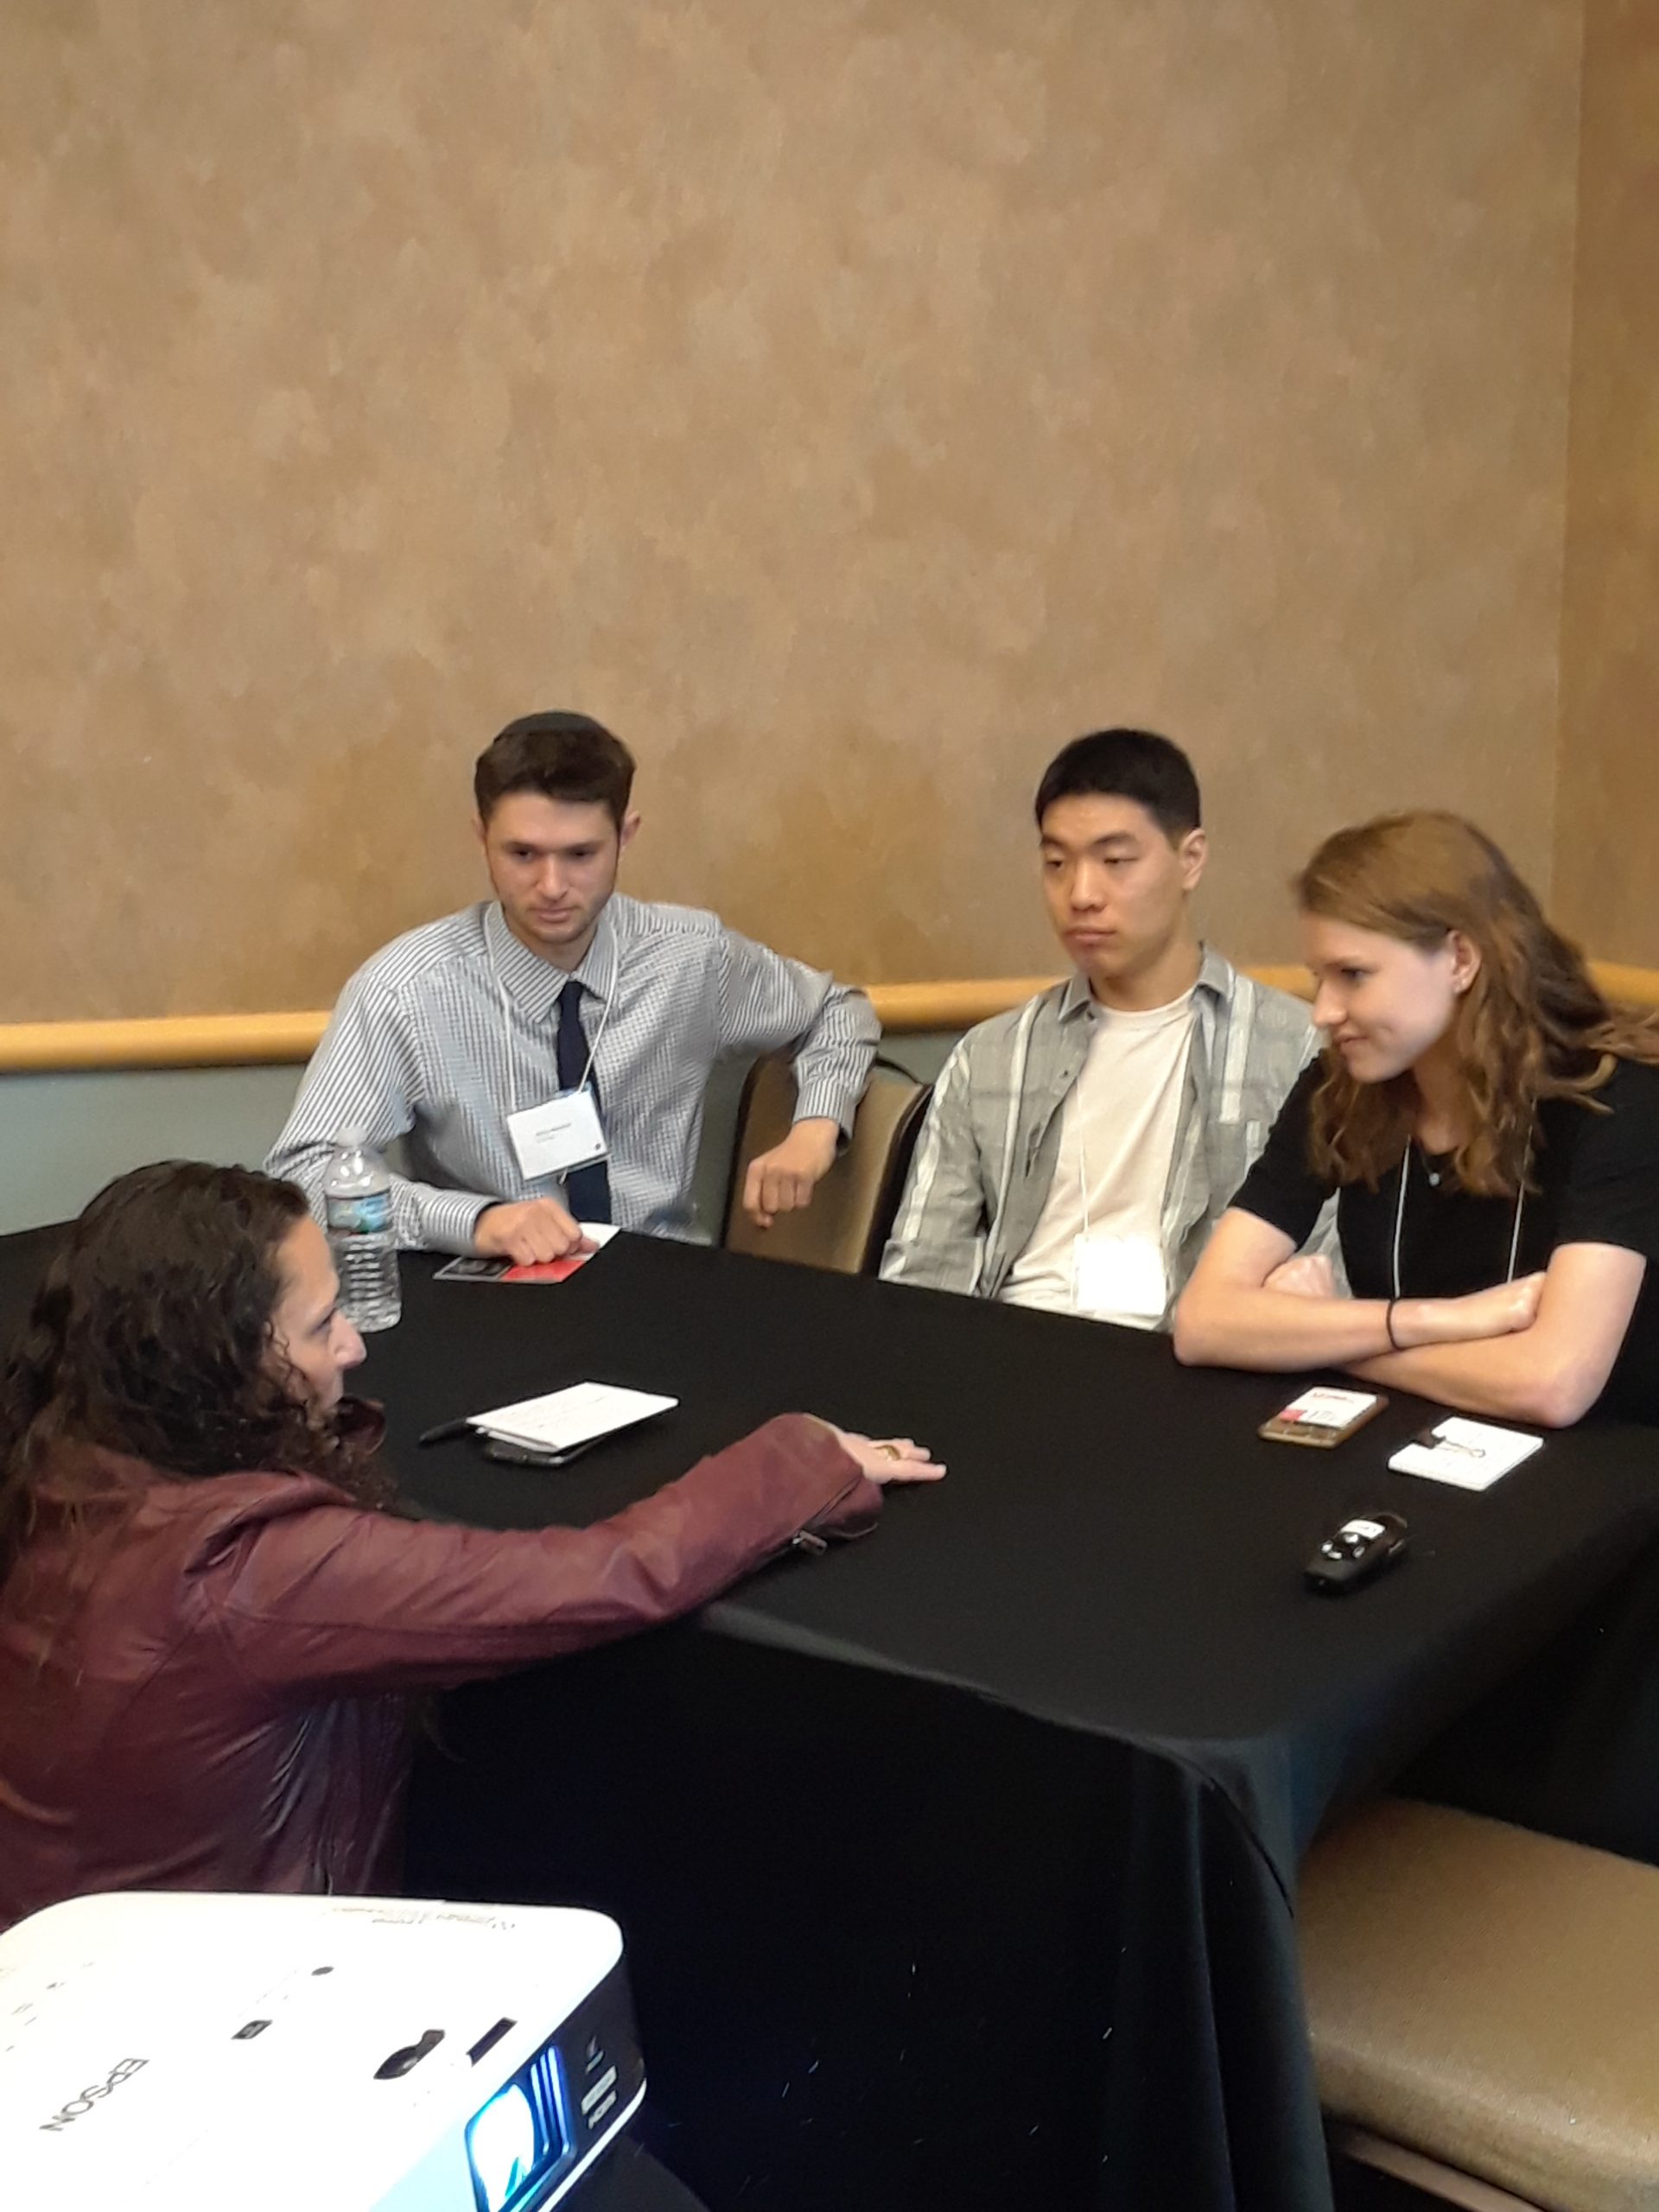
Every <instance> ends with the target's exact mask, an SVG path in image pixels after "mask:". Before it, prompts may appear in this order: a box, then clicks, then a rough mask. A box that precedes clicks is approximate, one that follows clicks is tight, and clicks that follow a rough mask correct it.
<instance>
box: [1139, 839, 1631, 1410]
mask: <svg viewBox="0 0 1659 2212" xmlns="http://www.w3.org/2000/svg"><path fill="white" fill-rule="evenodd" d="M1296 893H1297V899H1298V904H1299V906H1300V909H1301V918H1302V929H1303V937H1304V949H1305V952H1306V960H1307V964H1308V967H1309V969H1311V970H1312V972H1313V977H1314V981H1315V984H1316V987H1317V988H1316V996H1315V999H1314V1003H1313V1019H1314V1020H1315V1021H1316V1022H1317V1023H1318V1025H1319V1027H1320V1028H1321V1029H1322V1030H1323V1031H1324V1032H1325V1051H1324V1052H1323V1053H1322V1054H1321V1056H1320V1058H1319V1059H1317V1060H1316V1061H1314V1062H1313V1064H1312V1065H1310V1066H1309V1067H1308V1068H1307V1070H1306V1071H1305V1073H1304V1074H1303V1076H1302V1077H1301V1080H1300V1082H1299V1083H1298V1084H1297V1086H1296V1088H1295V1090H1294V1091H1292V1093H1291V1095H1290V1096H1289V1097H1288V1098H1287V1101H1286V1103H1285V1106H1284V1109H1283V1110H1282V1112H1281V1115H1280V1116H1279V1119H1278V1121H1277V1122H1276V1123H1275V1124H1274V1129H1273V1133H1272V1135H1271V1136H1270V1137H1269V1139H1268V1145H1267V1148H1266V1150H1265V1151H1264V1152H1263V1154H1262V1157H1261V1158H1260V1160H1258V1161H1257V1162H1256V1164H1255V1167H1254V1168H1252V1170H1251V1172H1250V1173H1249V1175H1248V1176H1247V1177H1246V1179H1245V1180H1244V1183H1243V1186H1242V1188H1241V1189H1240V1190H1239V1192H1238V1193H1237V1195H1236V1198H1234V1200H1233V1203H1232V1205H1231V1207H1230V1209H1229V1211H1227V1212H1226V1213H1225V1214H1224V1216H1223V1217H1222V1219H1221V1221H1220V1222H1219V1223H1218V1224H1217V1229H1216V1233H1215V1235H1214V1236H1213V1237H1212V1238H1211V1242H1210V1244H1209V1246H1208V1248H1207V1249H1206V1250H1205V1255H1204V1256H1203V1258H1202V1259H1201V1260H1200V1262H1199V1263H1198V1268H1197V1269H1196V1271H1195V1273H1194V1274H1193V1275H1192V1280H1191V1281H1190V1283H1189V1284H1188V1287H1187V1289H1186V1291H1185V1294H1184V1295H1183V1297H1182V1299H1181V1301H1180V1304H1179V1307H1178V1308H1177V1311H1176V1316H1175V1350H1176V1354H1177V1357H1179V1358H1180V1359H1182V1360H1184V1361H1185V1362H1187V1363H1190V1364H1194V1365H1211V1366H1230V1367H1251V1368H1267V1369H1275V1370H1295V1369H1305V1368H1317V1367H1345V1368H1348V1369H1350V1370H1352V1371H1353V1372H1354V1373H1356V1374H1358V1375H1361V1376H1363V1377H1364V1378H1365V1379H1366V1380H1367V1381H1369V1382H1374V1383H1387V1384H1392V1385H1394V1386H1395V1387H1397V1388H1398V1389H1402V1390H1410V1391H1416V1392H1418V1393H1420V1394H1421V1395H1423V1396H1425V1397H1428V1398H1434V1399H1438V1400H1440V1402H1442V1403H1444V1404H1446V1405H1451V1406H1458V1407H1461V1408H1464V1409H1465V1410H1466V1411H1468V1412H1471V1413H1479V1414H1497V1415H1499V1416H1502V1417H1505V1418H1508V1419H1510V1420H1516V1421H1531V1422H1535V1423H1538V1424H1541V1425H1543V1426H1546V1427H1565V1426H1567V1424H1568V1423H1570V1422H1573V1421H1578V1420H1580V1418H1581V1417H1582V1416H1583V1415H1584V1414H1586V1413H1587V1412H1588V1411H1589V1409H1590V1408H1591V1407H1592V1406H1594V1405H1597V1404H1598V1403H1600V1404H1602V1405H1603V1406H1604V1407H1605V1409H1606V1410H1608V1411H1610V1412H1617V1413H1618V1414H1621V1415H1623V1416H1624V1417H1626V1418H1634V1419H1638V1420H1649V1421H1659V1285H1656V1280H1655V1271H1654V1268H1653V1266H1652V1265H1651V1264H1650V1263H1651V1262H1655V1261H1656V1260H1659V1065H1656V1063H1659V1029H1656V1027H1655V1026H1654V1025H1653V1024H1652V1023H1651V1022H1645V1021H1642V1020H1637V1019H1635V1018H1634V1017H1631V1016H1627V1015H1624V1014H1620V1013H1618V1011H1617V1010H1615V1009H1614V1008H1613V1007H1611V1006H1610V1005H1609V1004H1608V1003H1607V1001H1606V1000H1605V998H1604V997H1603V996H1602V995H1601V993H1600V992H1599V989H1598V988H1597V987H1596V985H1595V982H1594V981H1593V980H1592V977H1591V976H1590V973H1589V970H1588V969H1587V968H1586V965H1585V963H1584V961H1583V959H1582V957H1580V954H1579V952H1578V951H1577V950H1576V949H1575V948H1574V947H1573V945H1572V944H1569V943H1568V942H1567V939H1566V938H1563V937H1562V936H1560V933H1559V932H1558V931H1556V930H1554V928H1552V927H1551V925H1550V924H1549V923H1548V921H1547V920H1546V918H1545V917H1544V915H1543V912H1542V911H1541V908H1540V906H1539V904H1538V901H1537V899H1535V897H1534V895H1533V893H1531V891H1530V890H1529V888H1528V887H1527V886H1526V885H1525V884H1524V883H1523V882H1522V880H1521V879H1520V877H1519V876H1518V875H1517V874H1516V872H1515V870H1514V868H1511V866H1510V863H1509V861H1507V860H1506V859H1505V857H1504V855H1503V853H1502V852H1500V851H1499V849H1498V848H1497V846H1496V845H1495V844H1494V843H1493V842H1492V841H1491V838H1489V837H1487V836H1484V835H1483V834H1482V832H1481V831H1480V830H1478V829H1476V828H1475V827H1474V826H1473V825H1472V824H1471V823H1468V822H1465V821H1464V820H1463V819H1462V818H1461V817H1459V816H1457V815H1454V814H1439V813H1417V814H1398V815H1389V816H1385V817H1382V818H1380V819H1378V820H1376V821H1374V822H1368V823H1363V824H1362V825H1360V826H1359V827H1358V828H1357V829H1343V830H1339V831H1338V833H1337V835H1336V836H1332V837H1329V838H1327V839H1326V840H1325V843H1324V844H1323V845H1321V846H1320V848H1319V850H1318V852H1316V853H1315V854H1314V855H1313V859H1312V860H1311V861H1309V862H1308V864H1307V866H1306V868H1304V869H1303V870H1302V873H1301V874H1300V876H1299V877H1298V879H1297V881H1296ZM1333 1192H1334V1193H1335V1194H1336V1196H1337V1199H1338V1229H1339V1233H1340V1236H1341V1241H1342V1253H1343V1260H1344V1266H1345V1268H1346V1271H1347V1275H1348V1282H1349V1287H1350V1290H1351V1296H1348V1297H1341V1296H1338V1292H1337V1285H1336V1283H1335V1281H1333V1279H1332V1274H1331V1271H1330V1269H1329V1267H1328V1264H1327V1263H1326V1262H1324V1261H1322V1260H1319V1259H1313V1258H1309V1257H1306V1256H1304V1257H1302V1258H1300V1259H1299V1258H1294V1257H1293V1255H1294V1254H1295V1252H1296V1249H1297V1247H1298V1246H1299V1245H1300V1243H1302V1241H1303V1240H1304V1238H1305V1237H1306V1236H1307V1234H1308V1232H1309V1230H1311V1229H1312V1227H1313V1223H1314V1221H1315V1219H1316V1218H1317V1217H1318V1214H1319V1209H1320V1207H1321V1206H1322V1205H1324V1203H1325V1201H1326V1199H1327V1198H1330V1197H1331V1196H1332V1193H1333Z"/></svg>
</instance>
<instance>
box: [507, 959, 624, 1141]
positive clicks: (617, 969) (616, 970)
mask: <svg viewBox="0 0 1659 2212" xmlns="http://www.w3.org/2000/svg"><path fill="white" fill-rule="evenodd" d="M490 971H491V973H492V974H493V976H494V977H495V988H496V990H497V992H498V994H499V997H500V1000H501V1049H502V1050H503V1052H505V1054H506V1059H507V1112H508V1116H509V1118H511V1116H512V1115H514V1114H516V1113H517V1112H518V1075H517V1072H516V1071H515V1069H514V1067H513V1063H512V1001H511V999H510V998H509V997H508V996H507V987H506V985H505V982H503V981H502V980H501V970H500V969H499V968H498V967H497V966H496V964H495V955H494V953H493V951H492V953H491V955H490ZM621 971H622V956H621V954H620V952H618V953H615V954H613V957H612V960H611V988H610V990H609V992H608V994H607V997H606V1000H605V1011H604V1012H603V1013H602V1014H601V1015H600V1017H599V1034H598V1035H597V1036H596V1037H595V1038H594V1041H593V1043H592V1044H591V1045H590V1046H588V1065H586V1067H584V1068H583V1070H582V1081H581V1082H580V1083H579V1084H576V1086H575V1088H576V1089H577V1090H586V1089H587V1088H588V1077H589V1076H590V1075H592V1073H593V1071H594V1061H595V1060H596V1059H597V1058H599V1048H600V1046H601V1045H602V1044H603V1043H604V1041H605V1031H606V1027H607V1024H608V1023H609V1021H610V1018H611V1008H612V1007H613V1006H614V1005H615V1004H616V986H617V981H618V978H619V977H620V974H621ZM572 984H575V988H577V989H578V990H583V989H586V988H587V986H586V985H585V984H582V983H577V982H576V979H575V976H566V977H565V979H564V981H563V983H562V984H561V985H560V987H559V992H560V997H561V998H563V995H564V993H565V992H566V991H568V990H569V988H571V986H572Z"/></svg>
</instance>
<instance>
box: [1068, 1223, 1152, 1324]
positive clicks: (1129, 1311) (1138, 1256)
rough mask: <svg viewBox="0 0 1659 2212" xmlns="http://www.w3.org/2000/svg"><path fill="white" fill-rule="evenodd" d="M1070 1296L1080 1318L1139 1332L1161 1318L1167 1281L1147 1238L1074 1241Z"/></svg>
mask: <svg viewBox="0 0 1659 2212" xmlns="http://www.w3.org/2000/svg"><path fill="white" fill-rule="evenodd" d="M1071 1270H1072V1275H1071V1280H1072V1294H1073V1297H1074V1299H1075V1300H1076V1303H1077V1311H1078V1313H1087V1314H1090V1315H1093V1316H1094V1317H1095V1318H1096V1319H1101V1320H1110V1321H1129V1322H1134V1323H1137V1324H1139V1325H1142V1326H1145V1325H1149V1324H1151V1323H1153V1322H1155V1321H1161V1320H1162V1319H1163V1318H1164V1309H1165V1307H1166V1306H1167V1305H1168V1304H1169V1279H1168V1277H1167V1275H1166V1274H1165V1272H1164V1255H1163V1251H1162V1249H1161V1248H1160V1246H1159V1245H1158V1244H1157V1243H1156V1242H1155V1241H1154V1239H1153V1238H1152V1237H1150V1236H1079V1237H1078V1239H1077V1243H1076V1244H1075V1245H1073V1247H1072V1248H1071Z"/></svg>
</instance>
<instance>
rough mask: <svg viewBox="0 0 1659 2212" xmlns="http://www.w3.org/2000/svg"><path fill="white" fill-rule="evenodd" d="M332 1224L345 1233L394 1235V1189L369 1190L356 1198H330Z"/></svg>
mask: <svg viewBox="0 0 1659 2212" xmlns="http://www.w3.org/2000/svg"><path fill="white" fill-rule="evenodd" d="M327 1207H328V1226H329V1228H330V1229H331V1230H334V1231H335V1232H336V1233H337V1234H338V1235H340V1236H391V1192H390V1191H365V1192H363V1194H362V1195H361V1197H359V1198H330V1199H329V1200H328V1201H327Z"/></svg>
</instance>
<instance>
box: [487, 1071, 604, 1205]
mask: <svg viewBox="0 0 1659 2212" xmlns="http://www.w3.org/2000/svg"><path fill="white" fill-rule="evenodd" d="M507 1135H509V1136H510V1137H511V1138H512V1149H513V1151H514V1153H515V1154H516V1155H517V1157H518V1173H520V1174H521V1175H522V1176H523V1177H524V1180H525V1181H526V1182H527V1183H528V1182H533V1181H534V1180H535V1179H536V1178H537V1176H538V1175H568V1174H569V1172H570V1170H571V1169H572V1168H573V1167H588V1166H591V1165H592V1163H593V1162H594V1160H603V1159H604V1158H605V1157H606V1156H607V1154H608V1152H609V1149H610V1147H608V1146H607V1143H606V1141H605V1132H604V1130H603V1129H602V1128H601V1127H600V1122H599V1108H598V1107H597V1106H596V1105H595V1104H594V1094H593V1092H592V1091H591V1090H588V1088H587V1086H586V1085H585V1084H584V1085H583V1087H582V1090H560V1091H556V1092H555V1093H554V1095H553V1096H552V1097H551V1098H550V1099H549V1100H548V1101H547V1102H546V1103H545V1104H544V1105H541V1106H526V1107H525V1108H524V1111H523V1112H522V1113H521V1114H509V1115H508V1116H507Z"/></svg>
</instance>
